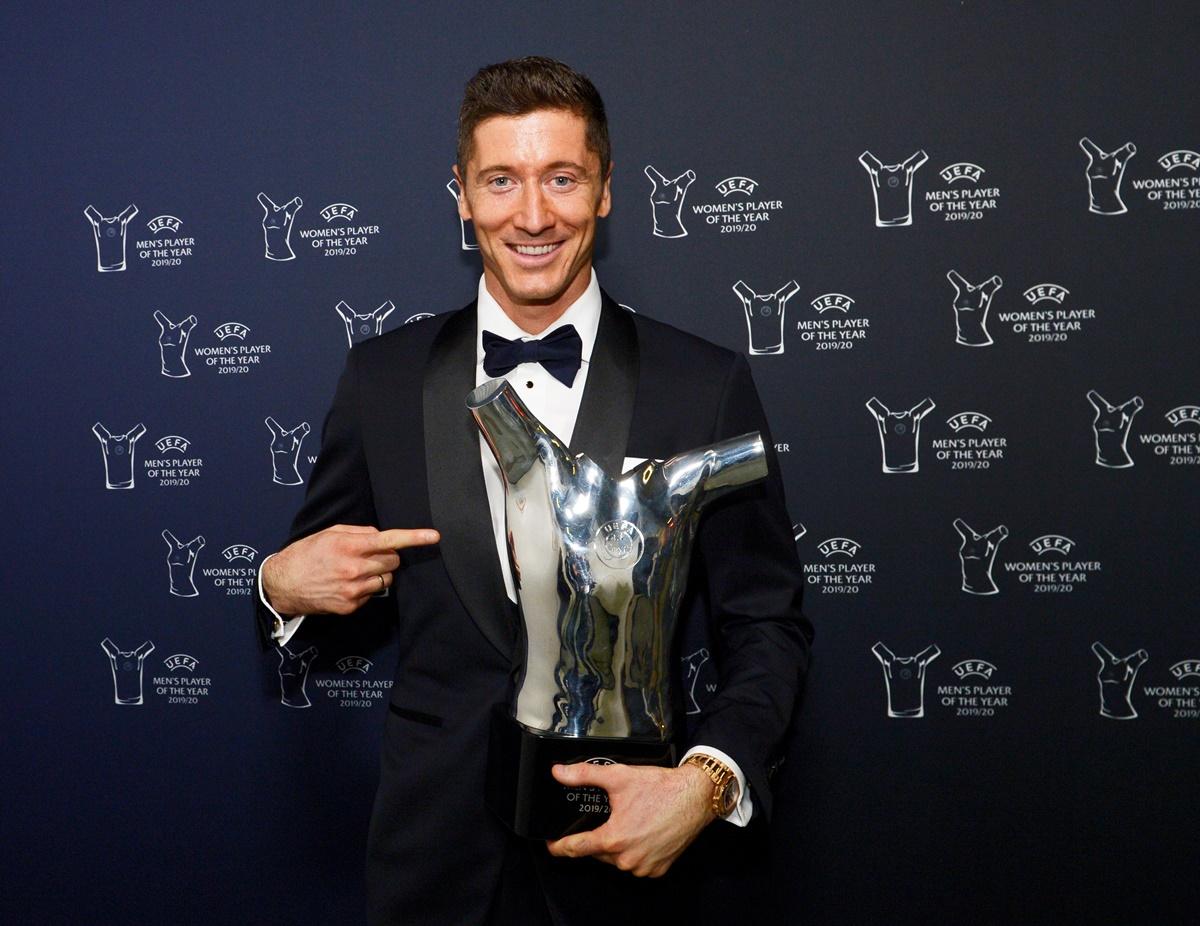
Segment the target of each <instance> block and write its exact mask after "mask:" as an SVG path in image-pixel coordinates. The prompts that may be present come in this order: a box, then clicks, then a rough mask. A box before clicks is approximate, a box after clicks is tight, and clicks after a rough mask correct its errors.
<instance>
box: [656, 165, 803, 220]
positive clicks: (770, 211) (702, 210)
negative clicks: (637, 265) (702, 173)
mask: <svg viewBox="0 0 1200 926" xmlns="http://www.w3.org/2000/svg"><path fill="white" fill-rule="evenodd" d="M643 173H644V174H645V175H646V179H648V180H649V181H650V217H651V231H652V233H653V235H654V237H655V238H686V237H687V236H688V228H689V226H691V228H692V230H693V231H704V232H705V233H711V234H720V235H730V234H748V233H754V232H758V231H762V230H763V229H764V228H765V227H766V226H767V224H768V223H769V222H771V221H772V219H773V217H774V216H776V215H777V214H778V213H779V212H780V211H781V210H782V209H783V200H781V199H765V198H763V196H762V194H761V193H760V192H759V189H758V188H759V186H760V184H759V182H758V181H757V180H755V179H753V178H751V177H747V176H744V175H741V174H734V175H731V176H728V177H725V178H723V179H721V180H717V181H715V182H714V183H713V184H712V187H711V190H712V192H711V193H707V194H705V193H702V194H700V196H701V199H702V201H700V202H695V200H696V198H697V196H696V194H695V193H693V194H692V200H693V201H692V202H691V203H687V202H686V200H687V197H688V191H689V189H690V188H691V186H692V184H693V183H695V182H696V180H697V179H698V178H697V174H696V172H695V171H694V170H691V169H690V168H689V169H688V170H685V171H683V172H681V173H679V174H677V175H676V176H675V177H674V178H671V179H668V178H667V176H666V175H665V174H664V173H663V172H662V171H660V170H659V169H658V168H657V167H655V166H654V165H653V164H647V165H646V167H645V168H644V169H643ZM706 188H707V184H706ZM714 194H715V195H714Z"/></svg>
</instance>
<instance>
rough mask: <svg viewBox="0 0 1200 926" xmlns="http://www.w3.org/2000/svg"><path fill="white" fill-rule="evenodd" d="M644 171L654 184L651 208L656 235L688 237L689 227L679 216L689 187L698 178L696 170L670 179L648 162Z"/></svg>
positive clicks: (660, 236)
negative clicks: (685, 226) (687, 227)
mask: <svg viewBox="0 0 1200 926" xmlns="http://www.w3.org/2000/svg"><path fill="white" fill-rule="evenodd" d="M644 173H645V174H646V176H647V177H649V178H650V182H651V183H652V184H653V185H654V188H653V189H652V190H651V191H650V209H651V211H652V212H653V214H654V235H655V237H657V238H684V237H686V236H687V229H686V228H684V227H683V221H682V220H681V219H680V217H679V216H680V213H681V212H682V211H683V198H684V197H685V196H687V191H688V187H690V186H691V185H692V182H693V181H694V180H695V179H696V172H695V171H694V170H686V171H684V172H683V173H682V174H680V175H679V176H678V177H676V178H675V179H674V180H668V179H667V178H666V177H664V176H663V175H662V174H660V173H659V172H658V171H657V170H656V169H655V168H654V167H653V166H652V165H650V164H647V165H646V169H645V171H644Z"/></svg>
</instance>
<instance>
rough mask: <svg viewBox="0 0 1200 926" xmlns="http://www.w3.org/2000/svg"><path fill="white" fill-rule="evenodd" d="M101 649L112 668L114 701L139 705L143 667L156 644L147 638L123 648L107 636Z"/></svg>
mask: <svg viewBox="0 0 1200 926" xmlns="http://www.w3.org/2000/svg"><path fill="white" fill-rule="evenodd" d="M100 649H102V650H103V651H104V655H105V656H107V657H108V663H109V668H111V669H112V681H113V703H114V704H121V705H139V704H141V703H142V669H143V666H144V664H145V661H146V657H147V656H149V655H150V654H151V653H152V652H154V644H153V643H152V642H151V641H149V640H147V641H145V642H144V643H142V644H141V645H140V646H136V647H134V648H133V649H131V650H128V651H126V650H123V649H121V648H120V647H119V646H117V644H116V643H114V642H113V641H112V640H110V639H109V638H108V637H105V638H104V639H103V640H102V641H100Z"/></svg>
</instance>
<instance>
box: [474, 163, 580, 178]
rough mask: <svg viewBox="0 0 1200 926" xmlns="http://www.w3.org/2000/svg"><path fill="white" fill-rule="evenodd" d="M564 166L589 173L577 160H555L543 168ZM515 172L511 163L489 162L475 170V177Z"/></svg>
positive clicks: (556, 168)
mask: <svg viewBox="0 0 1200 926" xmlns="http://www.w3.org/2000/svg"><path fill="white" fill-rule="evenodd" d="M564 168H569V169H571V170H577V171H579V172H580V173H582V174H586V173H588V169H587V167H586V166H584V165H583V164H580V163H578V162H577V161H554V162H553V163H551V164H547V165H546V166H545V167H544V168H543V170H547V171H550V170H563V169H564ZM514 172H515V168H514V167H512V166H511V165H509V164H488V165H487V166H485V167H481V168H479V169H478V170H477V171H475V178H476V179H477V180H478V179H482V178H483V177H484V176H485V175H486V174H493V173H505V174H508V173H514Z"/></svg>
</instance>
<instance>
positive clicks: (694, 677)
mask: <svg viewBox="0 0 1200 926" xmlns="http://www.w3.org/2000/svg"><path fill="white" fill-rule="evenodd" d="M709 658H710V654H709V652H708V649H707V647H703V646H702V647H700V649H698V650H696V651H695V652H694V653H689V654H688V655H686V656H684V657H683V683H684V685H686V686H687V690H688V702H689V707H688V709H687V714H688V715H689V716H691V715H693V714H699V713H700V710H701V708H700V702H699V701H698V700H697V699H696V683H697V682H698V681H699V680H700V670H701V669H702V668H703V667H704V664H705V663H706V662H708V660H709Z"/></svg>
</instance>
